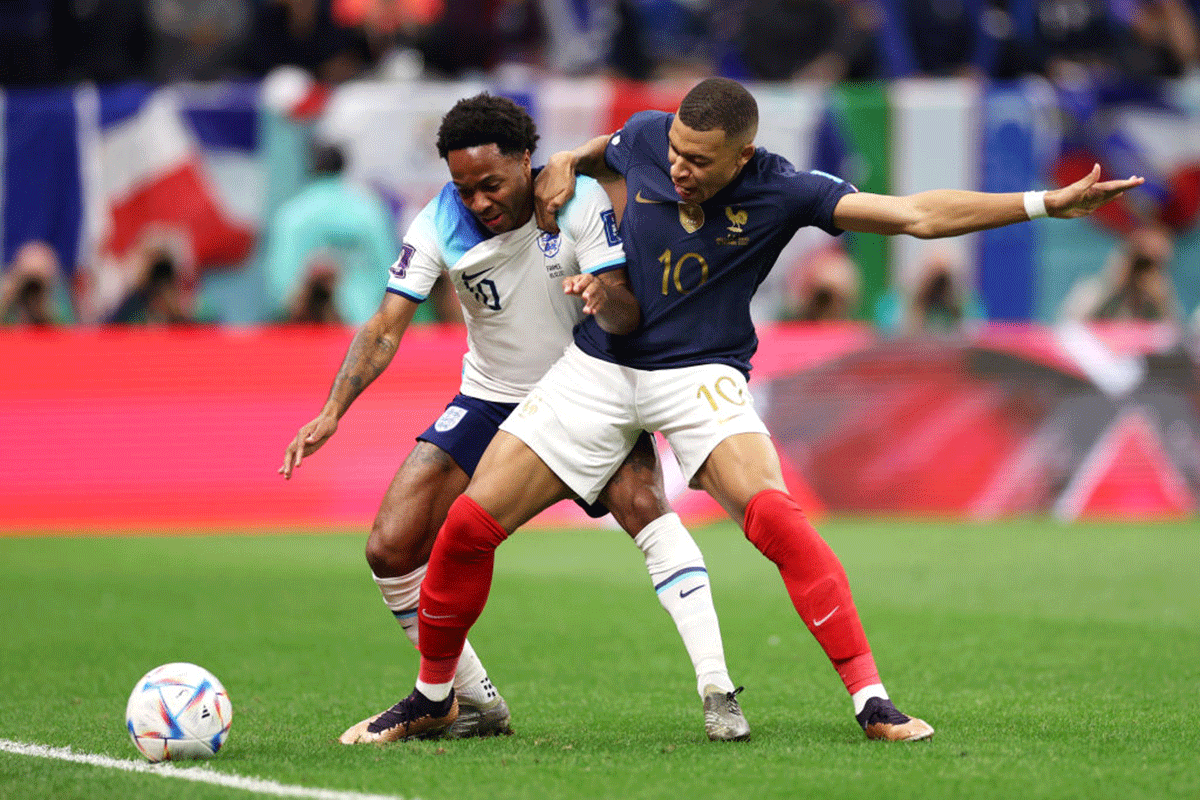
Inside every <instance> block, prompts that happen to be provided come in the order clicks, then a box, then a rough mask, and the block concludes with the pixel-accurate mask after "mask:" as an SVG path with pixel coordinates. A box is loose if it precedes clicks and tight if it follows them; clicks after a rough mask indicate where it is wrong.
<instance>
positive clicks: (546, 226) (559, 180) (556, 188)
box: [533, 152, 575, 233]
mask: <svg viewBox="0 0 1200 800" xmlns="http://www.w3.org/2000/svg"><path fill="white" fill-rule="evenodd" d="M574 196H575V167H574V162H573V158H572V154H571V153H570V152H562V153H555V154H554V155H552V156H550V159H549V160H548V161H547V162H546V166H544V167H542V171H541V172H539V173H538V176H537V180H536V181H534V184H533V213H534V216H536V217H537V225H538V227H539V228H541V229H542V230H544V231H546V232H548V233H558V212H559V210H560V209H562V207H563V206H565V205H566V204H567V201H568V200H570V199H571V198H572V197H574Z"/></svg>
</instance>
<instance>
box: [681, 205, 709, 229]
mask: <svg viewBox="0 0 1200 800" xmlns="http://www.w3.org/2000/svg"><path fill="white" fill-rule="evenodd" d="M679 224H680V225H682V226H683V229H684V230H685V231H687V232H688V233H695V232H696V231H698V230H700V229H701V228H703V227H704V209H703V208H701V207H700V206H698V205H696V204H695V203H680V204H679Z"/></svg>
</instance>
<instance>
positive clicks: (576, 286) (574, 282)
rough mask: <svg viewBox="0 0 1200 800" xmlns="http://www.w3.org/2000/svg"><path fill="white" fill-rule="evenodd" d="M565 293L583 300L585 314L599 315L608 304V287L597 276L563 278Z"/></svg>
mask: <svg viewBox="0 0 1200 800" xmlns="http://www.w3.org/2000/svg"><path fill="white" fill-rule="evenodd" d="M563 292H565V293H566V294H573V295H575V296H576V297H582V298H583V313H585V314H597V313H599V312H600V311H601V310H603V308H604V306H605V304H606V303H607V302H608V287H607V286H605V285H604V281H602V280H600V279H599V278H597V277H596V276H595V275H587V274H583V275H569V276H567V277H566V278H563Z"/></svg>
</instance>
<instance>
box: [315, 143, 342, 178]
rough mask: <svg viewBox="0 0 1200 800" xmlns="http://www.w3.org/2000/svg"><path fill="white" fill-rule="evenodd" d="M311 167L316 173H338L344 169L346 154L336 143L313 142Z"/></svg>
mask: <svg viewBox="0 0 1200 800" xmlns="http://www.w3.org/2000/svg"><path fill="white" fill-rule="evenodd" d="M312 168H313V172H315V173H316V174H318V175H340V174H341V173H342V171H343V170H344V169H346V154H345V152H344V151H343V150H342V148H340V147H338V146H337V145H336V144H320V143H318V144H314V145H313V148H312Z"/></svg>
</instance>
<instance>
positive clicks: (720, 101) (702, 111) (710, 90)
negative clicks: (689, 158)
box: [679, 78, 758, 138]
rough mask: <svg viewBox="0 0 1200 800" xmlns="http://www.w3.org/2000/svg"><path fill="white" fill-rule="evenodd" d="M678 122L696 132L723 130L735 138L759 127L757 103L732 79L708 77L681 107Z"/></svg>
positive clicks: (685, 99) (684, 100)
mask: <svg viewBox="0 0 1200 800" xmlns="http://www.w3.org/2000/svg"><path fill="white" fill-rule="evenodd" d="M679 121H680V122H682V123H683V124H684V125H687V126H688V127H689V128H691V129H692V130H694V131H711V130H716V129H720V130H723V131H725V135H726V136H728V137H730V138H732V137H735V136H740V135H742V134H743V133H745V132H746V131H748V130H750V129H751V128H753V127H754V126H756V125H757V124H758V103H756V102H755V100H754V96H753V95H751V94H750V92H748V91H746V87H744V86H742V85H741V84H740V83H738V82H737V81H734V80H730V79H729V78H706V79H704V80H702V81H700V83H698V84H696V86H695V87H693V88H692V90H691V91H690V92H688V93H687V95H685V96H684V98H683V102H681V103H680V104H679Z"/></svg>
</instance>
